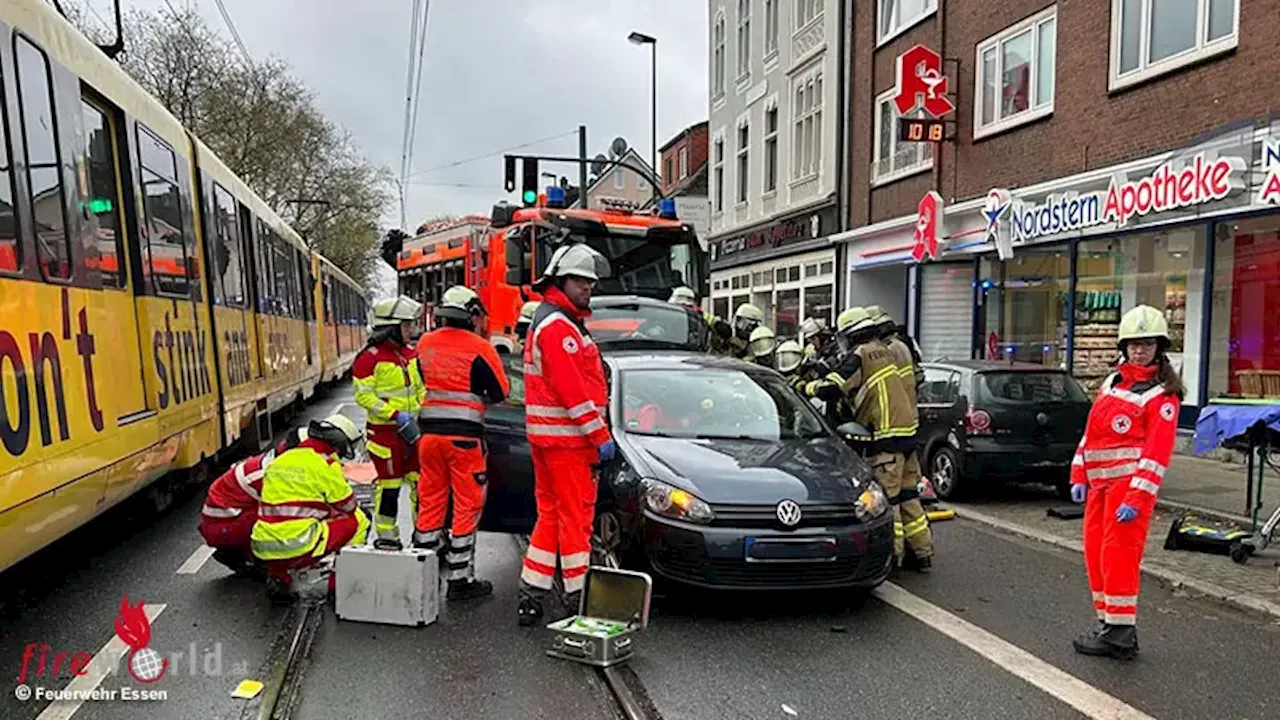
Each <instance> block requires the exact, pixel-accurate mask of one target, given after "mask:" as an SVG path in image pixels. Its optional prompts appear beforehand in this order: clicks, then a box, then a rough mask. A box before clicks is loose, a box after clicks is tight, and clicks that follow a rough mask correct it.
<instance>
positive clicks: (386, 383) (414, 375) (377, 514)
mask: <svg viewBox="0 0 1280 720" xmlns="http://www.w3.org/2000/svg"><path fill="white" fill-rule="evenodd" d="M421 312H422V305H421V304H419V303H418V302H416V301H414V300H412V299H411V298H407V297H405V296H403V295H401V296H400V297H395V298H386V299H383V300H379V301H378V302H377V303H375V304H374V306H373V328H374V330H373V334H372V335H371V336H370V337H369V342H368V343H367V345H366V346H365V348H364V350H361V351H360V354H359V355H357V356H356V359H355V361H354V362H353V363H352V365H351V376H352V386H353V388H354V391H355V400H356V404H357V405H359V406H360V407H362V408H364V411H365V413H366V415H367V417H366V418H365V422H366V425H365V431H366V438H367V441H366V444H367V447H368V451H369V458H370V459H371V460H372V461H373V467H374V469H375V470H376V471H377V473H378V479H377V481H376V483H375V485H374V505H373V527H374V531H375V533H376V534H377V535H376V537H377V539H376V540H374V543H373V544H374V547H377V548H379V549H382V550H399V549H400V548H401V543H400V529H399V527H398V526H397V525H396V514H397V511H398V510H399V508H400V488H401V486H402V485H405V484H407V485H408V486H409V487H410V488H411V489H412V488H414V487H415V485H416V483H417V482H418V453H417V451H416V450H415V449H414V445H415V444H416V443H417V441H418V424H417V422H415V421H414V417H413V413H416V412H417V411H418V408H419V407H420V406H421V405H422V396H423V393H424V392H425V388H424V387H423V385H422V376H421V374H420V371H419V368H418V364H417V363H416V362H414V360H415V356H414V354H413V350H412V349H411V348H410V347H409V333H410V332H412V328H413V322H414V320H415V319H416V318H417V317H418V315H419V313H421Z"/></svg>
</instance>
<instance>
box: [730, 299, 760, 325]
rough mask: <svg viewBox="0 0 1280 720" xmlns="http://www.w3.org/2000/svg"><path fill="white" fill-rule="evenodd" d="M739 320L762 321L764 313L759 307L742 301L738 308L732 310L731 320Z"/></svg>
mask: <svg viewBox="0 0 1280 720" xmlns="http://www.w3.org/2000/svg"><path fill="white" fill-rule="evenodd" d="M739 320H751V321H754V322H756V323H762V322H764V313H763V312H761V311H760V308H758V307H756V306H755V305H752V304H751V303H742V304H741V305H739V306H738V309H736V310H734V311H733V321H734V322H735V323H736V322H738V321H739Z"/></svg>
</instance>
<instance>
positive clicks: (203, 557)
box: [175, 545, 214, 575]
mask: <svg viewBox="0 0 1280 720" xmlns="http://www.w3.org/2000/svg"><path fill="white" fill-rule="evenodd" d="M213 553H214V549H213V548H211V547H209V546H208V545H201V546H200V547H198V548H196V549H195V551H194V552H192V553H191V556H190V557H188V558H187V559H186V561H185V562H183V563H182V565H179V566H178V572H177V573H175V574H176V575H195V574H196V573H198V572H200V568H202V567H204V564H205V563H206V562H208V561H209V558H211V557H213Z"/></svg>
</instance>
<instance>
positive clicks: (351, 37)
mask: <svg viewBox="0 0 1280 720" xmlns="http://www.w3.org/2000/svg"><path fill="white" fill-rule="evenodd" d="M86 2H87V3H89V4H92V5H93V6H94V8H95V9H96V10H97V11H98V13H99V14H100V15H102V16H103V17H110V15H109V9H110V8H111V7H112V6H111V0H79V3H80V4H81V5H83V4H86ZM123 2H124V3H125V7H130V6H133V7H143V8H154V7H162V6H163V3H164V0H123ZM169 2H172V3H173V4H174V6H175V7H177V6H180V5H182V4H183V3H192V4H194V5H195V6H196V7H197V8H199V10H200V11H201V13H202V14H203V15H204V17H205V18H206V19H207V20H208V22H209V24H210V26H211V27H213V28H214V29H216V30H219V31H221V32H223V33H226V25H225V23H224V22H223V20H222V17H221V15H220V14H219V13H218V9H217V5H216V4H215V3H214V1H213V0H169ZM224 2H225V5H226V8H227V11H228V13H229V14H230V15H231V19H232V21H233V22H234V23H235V26H236V29H237V30H238V31H239V33H240V37H241V38H242V39H243V41H244V44H245V46H246V47H247V48H248V51H249V53H250V54H251V55H253V57H255V58H259V59H260V58H264V57H266V56H269V55H278V56H280V57H282V58H284V59H285V60H286V61H288V62H289V64H290V65H292V66H293V68H294V71H295V72H296V73H297V75H298V76H299V77H300V78H301V79H302V80H303V81H304V82H305V83H306V84H307V85H308V86H310V87H311V88H312V89H313V90H314V91H315V93H316V95H317V98H318V100H319V103H320V106H321V107H322V108H323V109H324V111H325V112H326V113H328V115H329V117H330V118H332V119H333V120H334V121H336V122H337V123H339V124H340V125H342V126H343V127H345V128H347V129H348V130H349V131H350V132H351V133H352V134H353V135H354V136H355V139H356V141H357V143H358V144H359V146H360V148H361V149H362V150H363V151H364V152H365V153H366V154H367V155H368V157H369V158H370V159H371V160H373V161H374V162H375V163H377V164H379V165H385V166H387V167H389V168H391V170H392V172H393V173H395V174H397V175H398V173H399V168H400V152H401V132H402V129H403V121H404V106H405V102H404V91H405V85H406V60H407V57H408V54H409V25H410V20H411V17H412V8H413V3H412V0H362V1H360V2H351V1H350V0H224ZM93 22H97V21H96V20H94V21H93ZM632 30H639V31H641V32H644V33H647V34H649V35H653V36H655V37H657V38H658V144H659V146H661V145H662V144H663V143H664V142H666V140H667V139H669V138H670V137H671V136H673V135H674V134H676V133H678V132H680V131H681V130H683V129H684V128H685V127H687V126H689V125H691V124H693V123H695V122H698V121H700V120H703V119H705V118H706V117H707V49H706V46H707V6H706V3H705V2H702V1H701V0H434V1H433V2H431V8H430V14H429V18H428V25H427V43H426V55H425V60H424V70H423V75H422V85H421V88H420V92H421V94H422V100H421V104H420V107H419V110H418V123H417V125H418V127H417V141H416V143H415V150H414V156H413V172H414V177H413V178H412V179H411V181H410V182H411V183H413V184H412V185H411V186H410V188H409V193H408V203H407V215H408V221H409V227H410V228H412V227H416V226H417V224H418V223H420V222H421V221H422V220H423V219H425V218H428V217H431V216H435V215H439V214H444V213H448V214H464V213H469V212H480V213H488V211H489V209H490V208H491V207H492V205H493V203H494V202H496V201H498V200H500V199H503V198H504V197H507V195H506V193H505V192H504V191H503V188H502V160H501V157H493V158H488V159H485V160H479V161H476V162H472V163H467V164H463V165H459V166H457V167H451V168H443V169H439V168H441V166H445V165H448V164H450V163H453V162H455V161H459V160H465V159H469V158H473V157H476V156H479V155H485V154H489V153H494V152H499V151H502V150H504V149H507V148H510V147H512V146H515V145H520V144H523V143H527V142H529V141H531V140H537V139H540V138H546V137H550V136H555V135H561V136H562V137H559V138H558V139H556V140H552V141H548V142H546V143H543V144H540V145H536V146H533V147H531V148H528V149H527V150H525V152H538V153H541V154H560V155H576V154H577V149H578V148H577V138H576V136H575V135H574V133H575V132H576V129H577V126H578V125H579V124H585V125H586V126H587V132H588V150H589V154H591V155H594V154H596V153H597V152H603V151H605V150H606V149H607V148H608V145H609V141H610V140H612V139H613V138H614V137H617V136H622V137H624V138H626V139H627V141H628V142H629V143H630V144H631V145H632V146H633V147H635V148H636V149H637V150H639V151H640V152H641V154H642V155H643V156H644V157H645V159H646V160H647V159H648V158H649V151H650V142H649V137H650V119H649V118H650V105H649V102H650V100H649V96H650V93H649V86H650V53H649V49H648V48H647V47H637V46H635V45H632V44H630V43H628V42H627V35H628V34H629V33H630V32H631V31H632ZM541 169H543V170H555V171H557V172H558V173H559V174H561V175H569V176H570V177H571V178H573V179H574V180H575V182H576V178H577V168H576V166H572V165H566V166H562V167H555V168H541ZM511 199H515V198H514V196H512V198H511ZM385 219H386V221H387V222H388V224H391V225H398V224H399V208H398V206H397V207H391V208H388V211H387V213H386V216H385Z"/></svg>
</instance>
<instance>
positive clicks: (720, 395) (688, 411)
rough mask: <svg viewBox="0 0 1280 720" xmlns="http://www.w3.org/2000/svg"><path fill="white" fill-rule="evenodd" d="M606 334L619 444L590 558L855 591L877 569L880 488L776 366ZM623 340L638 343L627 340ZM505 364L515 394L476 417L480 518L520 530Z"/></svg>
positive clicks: (735, 581)
mask: <svg viewBox="0 0 1280 720" xmlns="http://www.w3.org/2000/svg"><path fill="white" fill-rule="evenodd" d="M642 309H644V310H645V312H646V313H649V314H652V313H664V312H672V311H674V312H682V311H679V310H673V306H670V305H667V306H665V308H656V307H655V308H647V309H646V308H642ZM597 317H599V313H598V314H597ZM696 319H697V318H696V316H695V315H692V314H690V321H691V322H692V321H694V320H696ZM670 320H671V318H670V317H668V316H664V322H668V323H669V322H670ZM677 330H678V329H677ZM603 335H605V333H597V341H599V342H601V345H602V349H604V351H605V352H604V357H605V365H606V370H607V373H608V375H609V380H610V383H609V384H610V400H609V413H608V414H609V421H610V424H611V426H612V430H613V433H614V436H615V438H616V439H617V442H618V448H619V453H618V457H617V459H615V460H614V461H613V462H611V463H608V464H607V465H606V466H605V467H603V468H602V471H601V483H600V493H599V495H600V498H599V504H598V508H597V515H596V535H595V537H594V538H593V546H594V547H593V555H594V557H593V562H594V563H596V564H612V565H620V566H622V567H634V568H637V569H647V570H651V571H653V572H655V573H656V574H657V575H659V576H662V577H666V578H669V579H672V580H676V581H679V582H682V583H687V584H692V585H697V586H704V587H715V588H750V589H791V588H800V587H806V588H815V587H844V588H859V589H864V590H865V589H870V588H872V587H875V586H876V585H878V584H880V583H881V582H883V581H884V579H885V577H886V576H887V575H888V573H889V568H890V563H891V558H892V553H893V547H892V546H893V522H892V513H890V512H889V504H888V502H887V501H886V499H885V496H884V492H883V490H882V489H881V488H880V486H879V485H878V484H877V483H876V482H875V481H874V480H873V479H872V472H871V469H870V468H869V467H868V466H867V464H866V463H865V462H864V461H863V460H862V458H861V457H860V456H859V455H858V454H857V453H855V452H854V451H853V450H852V449H851V448H850V447H849V446H848V445H846V444H845V443H844V442H843V441H842V440H841V439H840V438H839V437H838V436H837V435H836V433H835V432H834V431H833V430H832V429H831V428H830V427H829V426H827V425H826V424H825V423H824V422H823V420H822V419H821V418H820V417H819V416H818V414H817V413H816V412H815V411H814V410H813V408H812V406H811V405H810V404H809V403H808V402H807V401H805V400H804V399H803V398H802V397H800V395H798V394H797V393H796V392H795V391H794V390H792V389H791V387H790V386H788V385H787V383H786V382H785V381H784V380H783V379H782V377H781V376H779V375H778V374H777V373H775V372H774V371H772V370H769V369H766V368H761V367H758V366H755V365H751V364H748V363H744V362H740V361H737V360H731V359H725V358H717V357H711V356H708V355H706V354H705V353H691V352H686V351H681V350H676V349H674V347H673V349H672V350H670V351H666V350H660V349H656V348H655V345H656V344H657V343H655V341H654V338H653V336H652V335H649V336H645V335H644V334H643V333H636V332H634V331H631V332H629V333H627V335H626V336H619V337H616V338H613V339H611V340H609V341H605V340H602V339H601V338H602V336H603ZM678 335H681V333H678V332H670V331H668V332H667V333H666V337H667V338H671V337H673V336H678ZM628 339H634V340H636V341H637V342H638V343H640V347H643V348H644V349H643V350H626V349H625V348H626V347H627V346H628V343H627V340H628ZM673 345H674V344H673ZM518 367H519V364H518V363H512V364H511V368H512V369H511V371H510V377H511V381H512V398H511V399H510V400H509V402H508V403H506V404H504V405H502V406H499V407H495V408H492V409H490V411H489V414H488V419H487V421H486V424H487V426H488V431H489V438H490V458H489V478H490V481H489V482H490V485H489V498H488V503H487V506H486V508H485V514H484V519H483V521H482V525H481V527H482V529H486V530H495V531H505V532H528V531H529V530H530V529H531V528H532V526H533V521H534V518H535V516H536V511H535V508H534V502H533V467H532V463H531V461H530V456H529V446H528V443H527V441H526V440H525V434H524V408H523V405H522V403H523V377H522V376H521V373H520V372H519V371H518V369H517V368H518Z"/></svg>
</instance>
